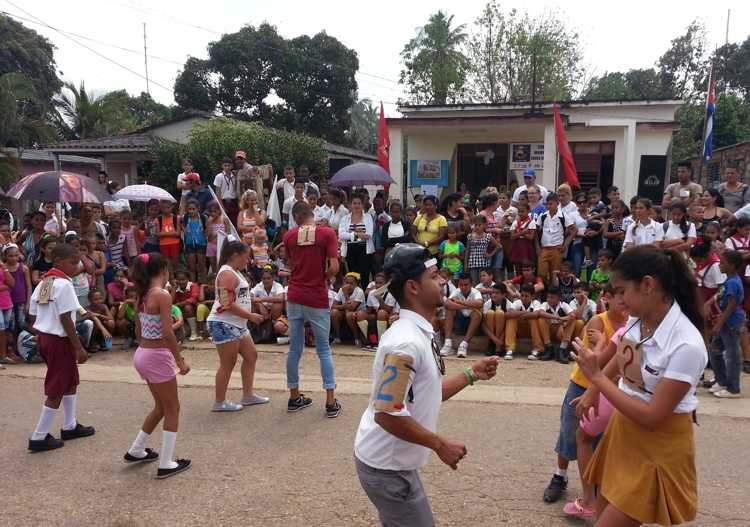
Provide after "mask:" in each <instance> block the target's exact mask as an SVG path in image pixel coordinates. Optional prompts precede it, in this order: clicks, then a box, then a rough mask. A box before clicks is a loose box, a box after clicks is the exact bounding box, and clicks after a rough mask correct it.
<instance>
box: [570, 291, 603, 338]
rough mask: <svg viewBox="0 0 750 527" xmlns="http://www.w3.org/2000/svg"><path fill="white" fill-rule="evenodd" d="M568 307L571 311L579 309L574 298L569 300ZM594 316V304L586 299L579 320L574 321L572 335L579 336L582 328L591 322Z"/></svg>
mask: <svg viewBox="0 0 750 527" xmlns="http://www.w3.org/2000/svg"><path fill="white" fill-rule="evenodd" d="M568 305H569V306H570V308H571V309H572V310H573V311H577V310H578V308H579V307H581V306H580V305H579V304H578V300H577V299H575V298H574V299H573V300H571V301H570V302H569V303H568ZM594 315H596V302H594V301H593V300H591V299H590V298H587V299H586V305H585V306H584V307H583V310H582V312H581V318H578V319H576V323H575V330H574V331H573V335H576V336H581V334H582V333H583V328H584V326H585V325H586V324H588V321H589V320H591V319H592V318H593V317H594Z"/></svg>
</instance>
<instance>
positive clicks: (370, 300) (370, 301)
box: [367, 291, 398, 311]
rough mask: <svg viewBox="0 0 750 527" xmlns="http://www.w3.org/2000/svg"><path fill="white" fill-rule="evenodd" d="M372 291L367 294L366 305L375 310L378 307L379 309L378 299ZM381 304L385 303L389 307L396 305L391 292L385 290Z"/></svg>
mask: <svg viewBox="0 0 750 527" xmlns="http://www.w3.org/2000/svg"><path fill="white" fill-rule="evenodd" d="M373 293H374V291H371V292H370V293H369V294H368V295H367V307H369V308H372V309H374V310H375V311H377V310H378V309H380V300H379V299H378V297H377V296H375V295H374V294H373ZM383 305H386V306H388V307H390V308H395V307H396V306H397V305H398V302H396V298H395V297H394V296H393V295H392V294H390V293H389V292H388V291H386V293H385V295H384V298H383Z"/></svg>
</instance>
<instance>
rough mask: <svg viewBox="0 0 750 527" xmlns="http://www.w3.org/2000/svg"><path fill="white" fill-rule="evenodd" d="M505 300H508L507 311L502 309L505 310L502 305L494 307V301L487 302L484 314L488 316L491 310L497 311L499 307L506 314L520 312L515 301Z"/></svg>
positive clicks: (506, 303) (483, 308)
mask: <svg viewBox="0 0 750 527" xmlns="http://www.w3.org/2000/svg"><path fill="white" fill-rule="evenodd" d="M505 300H506V302H505V309H502V308H503V305H502V304H500V305H499V306H493V305H492V299H489V300H487V301H486V302H485V303H484V306H483V307H482V313H484V314H485V315H486V314H487V313H488V312H489V311H490V310H496V309H497V308H498V307H499V308H500V309H501V310H503V311H504V312H506V313H507V312H508V311H518V309H517V306H516V303H515V302H513V301H511V300H509V299H507V298H506V299H505Z"/></svg>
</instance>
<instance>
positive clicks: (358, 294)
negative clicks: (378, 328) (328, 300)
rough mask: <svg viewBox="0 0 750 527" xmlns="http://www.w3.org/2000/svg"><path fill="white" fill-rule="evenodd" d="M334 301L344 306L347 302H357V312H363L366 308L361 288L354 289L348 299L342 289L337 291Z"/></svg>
mask: <svg viewBox="0 0 750 527" xmlns="http://www.w3.org/2000/svg"><path fill="white" fill-rule="evenodd" d="M336 301H337V302H340V303H341V304H346V303H347V302H359V305H358V306H357V311H364V310H365V309H367V306H366V305H365V292H364V291H362V288H361V287H355V288H354V291H352V294H351V295H349V298H347V297H346V295H345V294H344V289H343V288H341V289H339V292H338V294H336Z"/></svg>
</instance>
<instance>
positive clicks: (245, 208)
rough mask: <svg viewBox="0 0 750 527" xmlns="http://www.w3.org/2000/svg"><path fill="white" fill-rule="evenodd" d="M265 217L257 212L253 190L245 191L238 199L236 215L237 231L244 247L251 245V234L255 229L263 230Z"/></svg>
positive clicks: (256, 198)
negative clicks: (238, 208)
mask: <svg viewBox="0 0 750 527" xmlns="http://www.w3.org/2000/svg"><path fill="white" fill-rule="evenodd" d="M266 219H267V215H266V212H265V211H262V210H260V211H259V210H258V195H257V194H256V193H255V191H254V190H246V191H245V193H244V194H242V199H240V212H239V214H238V215H237V230H239V231H240V236H242V241H243V242H245V244H246V245H250V244H251V243H253V233H254V232H255V230H256V229H258V228H260V229H264V228H265V226H266Z"/></svg>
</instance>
